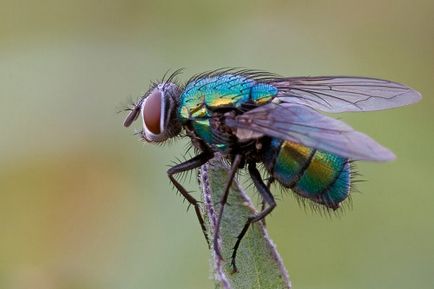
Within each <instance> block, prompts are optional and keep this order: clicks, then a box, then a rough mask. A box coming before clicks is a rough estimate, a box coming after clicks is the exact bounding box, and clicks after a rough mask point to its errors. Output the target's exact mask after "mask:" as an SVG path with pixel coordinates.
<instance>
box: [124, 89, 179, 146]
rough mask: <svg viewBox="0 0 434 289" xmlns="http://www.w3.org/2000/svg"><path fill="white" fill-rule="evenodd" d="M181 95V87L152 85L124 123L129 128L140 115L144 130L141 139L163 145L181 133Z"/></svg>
mask: <svg viewBox="0 0 434 289" xmlns="http://www.w3.org/2000/svg"><path fill="white" fill-rule="evenodd" d="M180 94H181V90H180V89H179V87H178V86H177V85H176V84H175V83H172V82H163V83H160V84H155V85H152V86H151V88H150V89H149V90H148V92H147V93H145V95H144V96H143V97H141V98H140V99H139V101H138V102H137V103H136V104H134V105H133V107H132V108H130V109H129V111H130V113H129V114H128V115H127V117H126V118H125V121H124V126H125V127H129V126H130V125H131V124H132V123H133V122H134V121H135V120H136V119H137V118H139V115H140V117H141V122H142V126H143V129H142V131H141V133H140V135H141V138H142V139H143V140H145V141H146V142H150V143H161V142H164V141H166V140H168V139H169V138H172V137H175V136H177V135H178V134H179V133H180V132H181V123H180V122H179V120H178V119H177V115H176V108H177V107H178V100H179V96H180Z"/></svg>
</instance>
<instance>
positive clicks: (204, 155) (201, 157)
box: [167, 152, 213, 245]
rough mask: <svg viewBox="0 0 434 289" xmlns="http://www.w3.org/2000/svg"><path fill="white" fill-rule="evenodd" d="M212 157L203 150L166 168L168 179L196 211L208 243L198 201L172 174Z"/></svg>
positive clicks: (199, 164) (193, 166)
mask: <svg viewBox="0 0 434 289" xmlns="http://www.w3.org/2000/svg"><path fill="white" fill-rule="evenodd" d="M212 157H213V154H212V153H209V152H203V153H201V154H199V155H197V156H195V157H194V158H192V159H190V160H187V161H185V162H183V163H180V164H178V165H176V166H173V167H171V168H170V169H168V170H167V175H168V176H169V179H170V181H171V182H172V183H173V185H174V186H175V187H176V189H177V190H178V191H179V192H180V193H181V195H182V196H183V197H184V198H185V199H186V200H187V201H188V202H189V203H190V205H193V206H194V210H195V212H196V216H197V219H198V220H199V224H200V227H201V228H202V232H203V235H204V236H205V239H206V242H207V243H208V245H209V240H208V234H207V232H206V227H205V223H204V221H203V217H202V213H201V211H200V207H199V203H198V201H197V200H196V199H195V198H194V197H193V196H192V195H191V194H190V193H189V192H188V191H187V190H186V189H185V188H184V187H183V186H182V185H181V184H180V183H179V182H178V181H177V180H176V179H175V177H174V175H175V174H177V173H182V172H185V171H189V170H193V169H196V168H198V167H200V166H201V165H203V164H205V163H206V162H207V161H209V160H210V159H211V158H212Z"/></svg>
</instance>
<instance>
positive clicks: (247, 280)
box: [199, 158, 291, 289]
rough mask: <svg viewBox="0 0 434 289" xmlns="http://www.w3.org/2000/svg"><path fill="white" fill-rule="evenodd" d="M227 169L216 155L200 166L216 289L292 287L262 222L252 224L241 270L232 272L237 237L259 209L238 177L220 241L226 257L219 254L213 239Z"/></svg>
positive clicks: (242, 246) (242, 248)
mask: <svg viewBox="0 0 434 289" xmlns="http://www.w3.org/2000/svg"><path fill="white" fill-rule="evenodd" d="M228 169H229V168H228V167H227V165H226V164H225V162H224V161H223V160H222V159H221V158H214V159H213V160H211V161H210V162H209V163H207V164H205V165H204V166H202V167H201V169H200V174H199V182H200V184H201V189H202V200H203V202H204V206H203V207H204V217H205V222H206V225H207V228H208V234H209V239H210V243H211V250H210V252H211V266H212V267H213V272H214V279H215V282H216V288H223V289H252V288H253V289H268V288H270V289H279V288H291V283H290V281H289V277H288V273H287V271H286V268H285V267H284V265H283V262H282V259H281V257H280V255H279V254H278V252H277V250H276V246H275V245H274V243H273V242H272V241H271V239H270V238H269V235H268V233H267V230H266V228H265V226H264V224H263V223H262V222H257V223H254V224H252V225H251V226H250V228H249V230H248V231H247V233H246V235H245V237H244V239H243V240H242V241H241V244H240V247H239V249H238V254H237V260H236V262H237V267H238V272H236V273H232V268H231V265H230V261H231V254H232V248H233V246H234V244H235V242H236V237H237V236H238V235H239V233H240V232H241V230H242V228H243V226H244V224H245V222H246V220H247V217H248V216H250V215H251V214H253V213H254V212H255V211H256V210H255V208H254V207H253V204H252V202H251V200H250V198H249V197H248V195H247V194H246V192H245V191H244V190H243V189H242V188H241V187H240V186H239V184H238V182H237V181H236V180H235V181H234V182H233V183H232V186H231V190H230V192H229V198H228V204H227V205H226V206H225V209H224V213H223V217H222V223H221V228H220V236H219V240H220V242H219V244H220V249H221V252H222V256H223V258H224V260H221V259H220V258H218V256H217V255H216V253H215V250H214V248H213V247H212V243H213V242H212V240H213V238H214V232H215V225H216V222H217V214H218V212H219V208H220V203H219V202H220V199H221V197H222V194H223V190H224V186H225V183H226V179H227V175H228Z"/></svg>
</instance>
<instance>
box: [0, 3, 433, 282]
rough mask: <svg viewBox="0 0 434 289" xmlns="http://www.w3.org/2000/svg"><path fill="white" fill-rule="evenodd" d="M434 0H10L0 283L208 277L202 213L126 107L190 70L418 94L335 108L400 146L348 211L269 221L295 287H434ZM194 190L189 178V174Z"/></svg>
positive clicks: (1, 97)
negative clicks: (352, 109)
mask: <svg viewBox="0 0 434 289" xmlns="http://www.w3.org/2000/svg"><path fill="white" fill-rule="evenodd" d="M433 14H434V2H433V1H373V0H369V1H199V0H197V1H190V2H186V1H136V0H127V1H114V0H109V1H84V0H78V1H26V0H23V1H12V0H10V1H8V0H0V110H1V111H0V112H1V113H0V123H1V126H0V128H1V141H0V163H1V167H0V193H1V194H0V232H1V237H0V288H5V289H57V288H62V289H78V288H79V289H87V288H89V289H90V288H92V289H100V288H101V289H102V288H104V289H121V288H122V289H129V288H131V289H133V288H134V289H135V288H165V289H167V288H176V289H182V288H213V282H212V281H211V280H210V270H209V268H208V251H207V246H206V244H205V242H204V241H203V237H202V234H201V232H200V229H199V226H198V224H197V221H196V219H195V215H194V213H193V211H190V212H188V213H186V207H187V205H186V204H185V203H183V202H182V201H181V197H180V196H179V195H176V194H175V192H174V191H173V190H172V189H171V186H170V185H169V182H168V180H167V178H166V174H165V170H166V168H167V165H168V164H170V163H171V160H173V159H175V158H176V157H180V156H181V155H182V153H183V151H184V147H185V143H186V142H185V141H181V142H180V143H177V144H173V145H171V146H168V147H159V146H152V145H143V144H141V143H140V142H139V141H138V139H137V138H136V137H135V136H133V131H132V130H126V129H124V128H123V127H122V121H123V118H124V114H118V113H117V111H118V110H120V109H122V108H123V107H124V106H125V105H127V104H128V103H129V100H130V99H136V98H137V97H138V96H140V95H141V94H142V93H143V92H144V91H145V90H146V89H147V87H148V84H149V81H150V80H156V79H159V78H161V77H162V75H163V74H164V72H166V71H167V70H168V69H176V68H179V67H185V68H186V72H185V73H184V75H182V76H181V79H183V80H186V79H188V77H189V76H190V75H191V74H194V73H198V72H202V71H204V70H209V69H214V68H218V67H226V66H242V67H249V68H258V69H264V70H269V71H272V72H276V73H279V74H282V75H287V76H297V75H327V74H339V75H364V76H371V77H379V78H386V79H391V80H395V81H398V82H402V83H405V84H407V85H409V86H411V87H414V88H416V89H417V90H419V91H420V92H421V93H422V94H423V95H424V99H423V101H422V102H421V103H419V104H417V105H414V106H410V107H405V108H401V109H396V110H390V111H381V112H370V113H360V114H357V113H356V114H345V115H342V116H341V117H342V118H343V120H345V121H347V122H349V123H350V124H351V125H352V126H354V127H355V128H357V129H359V130H361V131H364V132H366V133H368V134H369V135H371V136H372V137H374V138H375V139H376V140H378V141H379V142H380V143H382V144H384V145H385V146H387V147H389V148H391V149H392V150H393V151H394V152H395V153H396V154H397V155H398V159H397V160H396V161H395V162H392V163H387V164H371V163H360V164H359V165H358V169H359V171H360V173H361V174H362V175H363V176H362V177H361V178H362V179H366V180H369V181H368V182H364V183H361V184H359V185H358V188H359V190H360V191H361V192H362V193H355V194H353V198H352V199H353V209H351V210H348V211H347V212H346V213H345V214H344V215H343V216H341V217H332V218H328V217H321V216H319V215H316V214H313V213H311V212H305V211H304V210H303V209H302V208H300V207H299V206H297V204H296V202H294V199H293V198H291V197H285V196H284V197H280V195H279V198H280V201H279V202H278V207H277V209H276V210H275V212H274V213H273V215H272V216H271V217H270V218H269V219H268V226H269V231H270V234H271V236H272V237H273V239H274V241H275V242H276V244H277V246H278V248H279V251H280V252H281V254H282V256H283V259H284V262H285V264H286V266H287V268H288V271H289V273H290V276H291V279H292V281H293V284H294V286H295V288H311V289H313V288H353V289H355V288H371V289H372V288H394V289H398V288H418V289H422V288H433V286H434V221H433V220H434V209H433V208H434V180H433V179H434V178H433V173H434V152H433V147H434V109H433V108H434V98H433V95H434V87H433V83H434V82H433V81H434V17H433ZM189 187H190V188H196V191H197V184H196V182H195V180H194V178H193V179H192V181H191V182H190V185H189Z"/></svg>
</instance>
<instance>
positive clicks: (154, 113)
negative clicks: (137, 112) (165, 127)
mask: <svg viewBox="0 0 434 289" xmlns="http://www.w3.org/2000/svg"><path fill="white" fill-rule="evenodd" d="M142 116H143V122H144V125H145V127H146V128H147V129H148V130H149V131H150V132H152V133H153V134H160V133H161V129H160V118H161V92H160V91H159V90H157V89H154V90H153V91H152V92H151V94H150V95H149V96H148V97H147V98H146V100H145V102H144V103H143V109H142Z"/></svg>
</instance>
